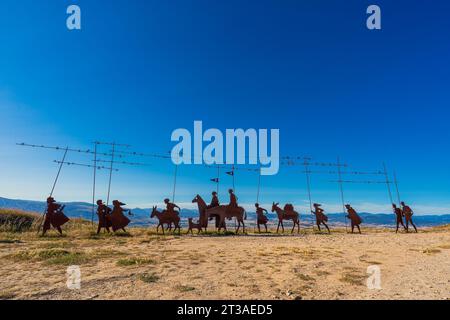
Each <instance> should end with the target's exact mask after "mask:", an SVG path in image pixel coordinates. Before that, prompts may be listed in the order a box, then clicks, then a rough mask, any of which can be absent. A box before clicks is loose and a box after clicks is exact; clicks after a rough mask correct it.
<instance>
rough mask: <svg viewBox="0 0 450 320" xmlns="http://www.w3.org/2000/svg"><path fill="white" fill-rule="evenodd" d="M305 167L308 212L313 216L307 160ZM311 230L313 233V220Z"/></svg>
mask: <svg viewBox="0 0 450 320" xmlns="http://www.w3.org/2000/svg"><path fill="white" fill-rule="evenodd" d="M304 166H305V174H306V187H307V188H308V199H309V210H310V212H311V215H313V214H314V213H313V205H312V199H311V178H310V176H309V163H308V160H305V162H304ZM312 228H313V232H314V218H313V219H312Z"/></svg>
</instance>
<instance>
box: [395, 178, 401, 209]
mask: <svg viewBox="0 0 450 320" xmlns="http://www.w3.org/2000/svg"><path fill="white" fill-rule="evenodd" d="M394 183H395V189H396V190H397V199H398V205H399V206H400V205H401V202H402V201H401V197H400V191H399V189H398V181H397V175H396V173H395V171H394Z"/></svg>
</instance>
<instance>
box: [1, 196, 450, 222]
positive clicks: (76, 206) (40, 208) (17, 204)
mask: <svg viewBox="0 0 450 320" xmlns="http://www.w3.org/2000/svg"><path fill="white" fill-rule="evenodd" d="M63 204H65V205H66V208H65V210H64V212H65V214H66V215H67V216H68V217H71V218H83V219H86V220H91V217H92V204H91V203H87V202H66V203H63ZM45 207H46V203H45V202H43V201H31V200H19V199H7V198H2V197H0V208H9V209H19V210H24V211H33V212H42V213H43V212H44V210H45ZM150 210H151V209H146V208H144V209H143V208H134V209H131V212H132V213H133V217H131V220H132V225H134V226H142V225H153V224H155V222H156V221H155V220H154V219H150ZM359 214H360V216H361V218H362V219H363V221H364V224H366V225H371V226H384V227H392V226H393V225H394V223H395V219H394V214H383V213H367V212H361V213H359ZM327 215H328V217H329V222H330V224H331V225H335V226H342V225H344V224H345V219H344V215H343V214H342V213H329V214H327ZM180 216H181V218H182V221H183V224H185V222H186V220H187V218H189V217H192V218H194V219H197V218H198V211H197V210H190V209H183V210H181V212H180ZM255 218H256V214H255V213H254V212H248V213H247V221H248V222H247V224H250V225H252V224H254V221H255ZM269 219H270V220H271V221H274V220H276V215H275V214H272V213H269ZM300 219H301V222H302V225H311V224H312V221H313V215H311V214H309V215H306V214H301V217H300ZM94 220H97V215H95V214H94ZM414 221H415V223H416V224H417V225H418V226H422V227H431V226H437V225H443V224H450V214H446V215H416V216H414Z"/></svg>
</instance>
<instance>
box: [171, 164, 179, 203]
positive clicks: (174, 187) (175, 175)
mask: <svg viewBox="0 0 450 320" xmlns="http://www.w3.org/2000/svg"><path fill="white" fill-rule="evenodd" d="M177 174H178V165H177V164H176V165H175V174H174V178H173V192H172V202H175V192H176V188H177Z"/></svg>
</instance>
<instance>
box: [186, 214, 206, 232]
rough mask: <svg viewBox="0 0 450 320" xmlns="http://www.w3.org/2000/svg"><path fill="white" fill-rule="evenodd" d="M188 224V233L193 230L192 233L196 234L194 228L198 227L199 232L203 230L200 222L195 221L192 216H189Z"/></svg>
mask: <svg viewBox="0 0 450 320" xmlns="http://www.w3.org/2000/svg"><path fill="white" fill-rule="evenodd" d="M188 226H189V229H188V231H187V232H186V233H187V234H188V233H189V232H191V234H194V232H193V229H197V230H198V232H197V234H199V233H200V232H202V225H201V224H200V223H194V222H193V221H192V218H189V219H188Z"/></svg>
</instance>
